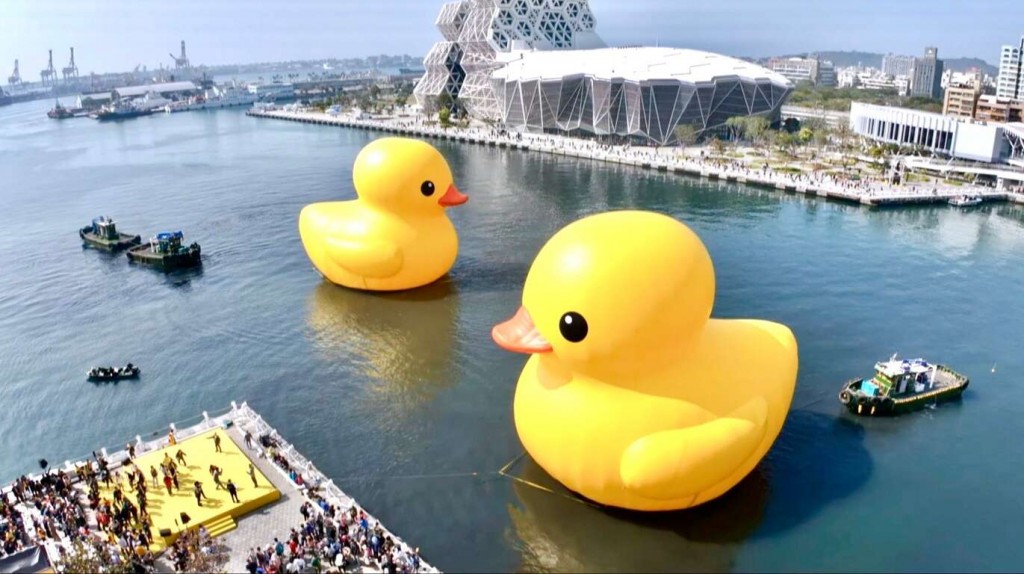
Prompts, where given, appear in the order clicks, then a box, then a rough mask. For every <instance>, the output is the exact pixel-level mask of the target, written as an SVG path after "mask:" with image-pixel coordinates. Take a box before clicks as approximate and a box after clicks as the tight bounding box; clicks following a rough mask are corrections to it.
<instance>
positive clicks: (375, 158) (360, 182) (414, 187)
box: [352, 137, 468, 215]
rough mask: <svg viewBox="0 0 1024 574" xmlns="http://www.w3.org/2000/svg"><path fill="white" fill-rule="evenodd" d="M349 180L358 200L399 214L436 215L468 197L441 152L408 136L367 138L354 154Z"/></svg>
mask: <svg viewBox="0 0 1024 574" xmlns="http://www.w3.org/2000/svg"><path fill="white" fill-rule="evenodd" d="M352 180H353V183H354V184H355V188H356V194H357V195H358V196H359V199H360V200H361V201H365V202H366V203H368V204H371V205H373V206H375V207H379V208H381V209H383V210H387V211H391V212H395V213H399V214H402V215H437V214H440V213H443V212H444V208H445V207H451V206H454V205H461V204H463V203H466V200H467V199H468V198H467V197H466V196H465V195H463V194H462V193H460V192H459V190H458V188H456V187H455V183H454V182H453V181H452V172H451V169H449V168H448V162H447V161H445V159H444V156H442V155H441V152H439V151H437V149H436V148H434V146H432V145H430V144H428V143H427V142H425V141H422V140H415V139H410V138H392V137H388V138H380V139H377V140H374V141H373V142H370V144H369V145H367V146H366V147H364V148H363V149H362V150H361V151H360V152H359V155H358V156H356V161H355V165H354V167H353V169H352Z"/></svg>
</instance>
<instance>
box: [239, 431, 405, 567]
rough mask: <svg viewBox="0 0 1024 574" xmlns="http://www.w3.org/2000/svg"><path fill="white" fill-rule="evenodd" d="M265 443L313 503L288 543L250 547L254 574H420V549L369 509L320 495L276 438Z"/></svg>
mask: <svg viewBox="0 0 1024 574" xmlns="http://www.w3.org/2000/svg"><path fill="white" fill-rule="evenodd" d="M247 438H248V435H247ZM249 444H250V441H249V440H246V445H247V446H249ZM260 445H261V446H262V447H263V448H264V449H265V452H266V456H267V458H268V459H269V460H271V461H272V462H274V463H275V464H277V465H278V466H279V467H280V468H281V469H282V470H284V471H285V472H286V473H287V474H288V478H289V479H290V480H291V481H292V482H293V483H295V484H296V486H300V487H304V490H305V494H306V496H307V497H308V499H309V500H306V501H305V502H303V504H302V506H301V507H300V510H299V512H300V513H301V514H302V521H301V523H300V524H299V526H298V528H292V529H291V532H290V533H289V536H288V538H287V539H286V540H279V539H277V538H275V539H274V541H273V542H270V543H268V544H267V545H266V546H265V547H263V548H252V549H250V551H249V555H248V557H247V559H246V569H247V570H248V571H249V573H250V574H280V573H285V574H304V573H307V572H315V573H317V574H319V573H320V572H327V573H330V572H359V571H362V570H363V569H364V568H366V567H368V568H370V569H372V570H374V571H382V572H385V573H388V574H398V573H402V574H412V573H415V572H418V571H420V567H421V566H422V564H423V562H422V560H421V559H420V556H419V549H418V548H417V549H409V548H407V547H405V546H404V545H403V544H401V543H400V542H399V541H397V540H395V539H394V538H393V537H392V536H391V535H390V534H389V533H387V531H385V530H384V528H383V527H382V526H381V524H380V522H379V521H374V522H373V524H371V523H370V517H369V516H368V515H367V514H366V512H365V511H364V510H362V509H360V508H357V507H356V506H354V505H353V506H350V507H347V508H339V507H337V506H335V505H334V504H332V503H331V502H329V501H328V500H327V499H326V498H324V497H323V496H321V493H320V483H319V481H309V482H307V480H306V479H305V478H304V477H303V475H302V474H301V473H299V472H297V470H296V469H295V468H293V466H292V465H291V464H290V463H289V462H288V459H287V457H285V456H283V455H282V454H281V453H280V451H279V445H278V444H277V441H275V440H274V439H273V437H270V436H268V435H263V436H261V437H260Z"/></svg>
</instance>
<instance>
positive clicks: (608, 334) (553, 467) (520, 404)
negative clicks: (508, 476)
mask: <svg viewBox="0 0 1024 574" xmlns="http://www.w3.org/2000/svg"><path fill="white" fill-rule="evenodd" d="M714 299H715V277H714V268H713V266H712V262H711V257H710V255H709V254H708V252H707V249H706V248H705V247H704V244H703V243H702V242H701V240H700V238H698V237H697V235H696V234H694V233H693V231H691V230H690V229H689V228H688V227H686V226H685V225H683V224H682V223H680V222H678V221H676V220H675V219H672V218H671V217H668V216H665V215H661V214H658V213H651V212H643V211H616V212H608V213H602V214H599V215H594V216H590V217H586V218H584V219H581V220H579V221H576V222H575V223H572V224H570V225H568V226H566V227H565V228H564V229H562V230H561V231H559V232H558V233H556V234H555V235H554V236H553V237H552V238H551V239H550V240H549V241H548V242H547V244H545V245H544V247H543V248H542V249H541V250H540V253H538V255H537V258H536V259H535V260H534V262H533V265H532V266H531V268H530V272H529V274H528V275H527V277H526V284H525V286H524V287H523V305H522V307H520V309H519V311H518V312H517V313H516V315H515V316H514V317H513V318H512V319H510V320H508V321H506V322H505V323H502V324H500V325H497V326H496V327H494V329H493V330H492V333H491V335H492V337H493V338H494V341H495V342H496V343H498V345H500V346H501V347H503V348H505V349H507V350H510V351H516V352H522V353H531V354H532V356H531V357H530V359H529V361H528V362H527V364H526V367H525V368H524V369H523V372H522V374H521V375H520V377H519V383H518V385H517V387H516V394H515V401H514V403H515V404H514V416H515V423H516V429H517V430H518V432H519V438H520V440H521V441H522V442H523V445H524V446H525V447H526V450H527V452H529V453H530V456H532V457H533V459H534V460H535V461H536V462H537V463H538V464H539V465H540V466H541V467H542V468H544V470H546V471H547V472H548V474H550V475H551V476H553V477H554V478H555V479H557V480H558V481H559V482H561V483H562V484H564V485H565V486H566V487H568V488H569V489H571V490H574V491H576V492H578V493H580V494H581V495H583V496H585V497H587V498H589V499H591V500H594V501H596V502H598V503H601V504H605V505H609V506H617V507H621V508H628V509H632V510H677V509H682V508H688V507H691V506H694V505H697V504H701V503H703V502H706V501H708V500H712V499H714V498H717V497H718V496H720V495H722V494H723V493H725V492H726V491H727V490H729V489H730V488H732V487H733V486H735V485H736V483H738V482H739V481H740V480H742V479H743V477H745V476H746V475H747V474H748V473H750V471H751V470H753V469H754V467H755V466H756V465H757V463H758V462H759V461H760V460H761V458H762V457H763V456H764V455H765V453H766V452H767V451H768V449H769V448H770V447H771V445H772V443H773V442H774V441H775V438H776V437H777V436H778V434H779V431H780V430H781V429H782V424H783V422H784V421H785V420H786V415H787V414H788V412H789V407H790V403H791V401H792V399H793V391H794V389H795V386H796V374H797V362H798V359H797V345H796V340H795V338H794V337H793V333H792V332H791V331H790V330H789V329H788V328H787V327H785V326H784V325H780V324H778V323H771V322H768V321H757V320H748V319H734V320H721V319H711V309H712V306H713V304H714Z"/></svg>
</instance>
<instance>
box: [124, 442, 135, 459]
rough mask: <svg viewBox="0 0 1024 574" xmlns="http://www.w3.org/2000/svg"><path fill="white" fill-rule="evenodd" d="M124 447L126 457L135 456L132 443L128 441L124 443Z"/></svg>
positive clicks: (131, 457)
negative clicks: (126, 453)
mask: <svg viewBox="0 0 1024 574" xmlns="http://www.w3.org/2000/svg"><path fill="white" fill-rule="evenodd" d="M124 448H125V450H127V451H128V458H130V459H134V458H135V446H134V445H132V443H128V444H126V445H124Z"/></svg>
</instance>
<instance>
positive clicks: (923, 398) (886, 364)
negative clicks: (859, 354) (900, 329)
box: [839, 355, 970, 416]
mask: <svg viewBox="0 0 1024 574" xmlns="http://www.w3.org/2000/svg"><path fill="white" fill-rule="evenodd" d="M968 384H970V380H969V379H968V378H967V377H965V376H964V375H961V374H960V373H958V372H956V371H954V370H953V369H950V368H949V367H946V366H944V365H937V364H933V363H929V362H928V361H925V360H924V359H897V358H896V355H893V356H892V357H891V358H890V359H889V360H888V361H883V362H879V363H875V374H874V375H873V376H872V377H871V378H867V379H862V378H857V379H853V380H851V381H848V382H847V383H846V385H844V386H843V390H842V391H840V392H839V401H840V402H841V403H843V404H844V405H846V408H847V409H848V410H849V411H850V412H851V413H854V414H858V415H866V416H881V415H897V414H902V413H905V412H909V411H913V410H917V409H920V408H923V407H925V406H927V405H930V404H936V403H939V402H943V401H947V400H952V399H958V398H960V396H961V395H962V394H963V392H964V390H965V389H967V385H968Z"/></svg>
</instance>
